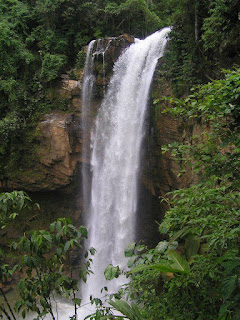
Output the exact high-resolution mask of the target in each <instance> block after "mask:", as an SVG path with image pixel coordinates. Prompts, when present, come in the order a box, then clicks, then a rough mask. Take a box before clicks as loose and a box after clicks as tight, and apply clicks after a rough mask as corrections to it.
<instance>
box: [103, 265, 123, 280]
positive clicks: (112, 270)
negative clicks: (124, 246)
mask: <svg viewBox="0 0 240 320" xmlns="http://www.w3.org/2000/svg"><path fill="white" fill-rule="evenodd" d="M104 275H105V278H106V280H112V279H114V278H117V277H118V276H119V275H120V269H119V266H117V267H114V266H113V265H112V264H109V265H108V266H107V268H106V269H105V271H104Z"/></svg>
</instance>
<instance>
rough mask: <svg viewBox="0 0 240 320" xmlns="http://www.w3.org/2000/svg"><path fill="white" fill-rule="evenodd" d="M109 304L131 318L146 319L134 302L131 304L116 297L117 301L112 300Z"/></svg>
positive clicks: (130, 319) (131, 319)
mask: <svg viewBox="0 0 240 320" xmlns="http://www.w3.org/2000/svg"><path fill="white" fill-rule="evenodd" d="M109 304H110V305H111V306H113V307H114V308H115V309H116V310H117V311H119V312H121V314H122V315H124V316H125V317H127V319H129V320H144V318H143V315H142V313H141V311H140V309H139V308H138V307H137V305H136V304H134V303H131V305H130V304H128V303H127V302H126V301H124V300H118V299H115V301H113V300H110V301H109Z"/></svg>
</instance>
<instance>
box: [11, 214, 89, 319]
mask: <svg viewBox="0 0 240 320" xmlns="http://www.w3.org/2000/svg"><path fill="white" fill-rule="evenodd" d="M86 237H87V231H86V229H85V228H83V227H81V229H80V230H78V229H77V228H76V227H74V226H73V225H72V222H71V220H69V219H58V220H57V221H56V222H53V223H52V224H51V225H50V231H45V230H40V231H33V232H31V233H29V235H27V234H25V235H24V236H23V237H21V238H20V239H19V240H18V241H17V242H14V243H13V244H12V247H13V249H14V250H17V251H18V252H19V253H21V255H22V260H21V264H20V271H21V272H22V273H23V274H26V276H24V275H23V277H22V279H21V280H20V282H19V284H18V287H19V292H20V296H21V300H20V301H18V302H17V303H16V306H15V308H16V311H17V312H19V311H20V310H22V315H23V317H24V314H26V313H27V312H28V311H35V312H37V314H38V317H37V318H36V319H41V317H42V316H43V315H45V314H47V313H50V314H51V315H52V318H53V319H54V313H53V306H52V301H53V300H54V294H57V295H61V296H65V297H67V298H70V297H71V299H73V302H74V303H75V304H76V303H77V304H79V301H77V300H76V292H77V291H78V286H77V284H78V280H77V279H76V278H74V277H73V274H72V271H73V270H72V267H71V266H68V268H70V272H69V271H68V272H66V271H67V269H66V268H67V266H66V262H67V261H69V258H70V252H71V251H72V250H74V248H81V245H80V242H81V240H82V239H83V238H86ZM86 266H87V270H88V267H89V262H88V264H87V265H86ZM39 299H40V305H41V307H40V306H39V304H38V301H39ZM76 310H77V309H76V308H75V315H76Z"/></svg>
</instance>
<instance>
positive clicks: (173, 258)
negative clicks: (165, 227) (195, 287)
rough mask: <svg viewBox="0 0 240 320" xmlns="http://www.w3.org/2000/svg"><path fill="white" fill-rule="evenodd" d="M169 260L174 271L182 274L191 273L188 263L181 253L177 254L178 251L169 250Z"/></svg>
mask: <svg viewBox="0 0 240 320" xmlns="http://www.w3.org/2000/svg"><path fill="white" fill-rule="evenodd" d="M168 259H169V260H170V262H172V263H171V268H172V269H174V270H175V272H180V273H189V272H190V267H189V263H188V261H187V260H186V259H185V258H184V257H183V256H181V255H180V254H179V253H177V251H174V250H169V252H168ZM173 272H174V271H173Z"/></svg>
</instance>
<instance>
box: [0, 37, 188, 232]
mask: <svg viewBox="0 0 240 320" xmlns="http://www.w3.org/2000/svg"><path fill="white" fill-rule="evenodd" d="M132 42H134V39H133V38H132V37H130V36H128V35H123V36H121V37H118V38H107V39H103V40H101V41H99V42H96V43H95V52H96V59H95V64H94V74H95V77H96V88H95V98H94V108H93V111H92V114H91V117H90V118H89V123H88V124H87V127H88V128H89V136H90V128H91V126H92V122H93V120H94V118H95V114H96V111H97V109H98V106H99V103H100V100H101V98H102V95H103V92H104V90H105V87H106V85H107V83H108V81H109V78H110V76H111V74H112V67H113V64H114V62H115V61H116V59H117V58H118V57H119V55H120V53H121V52H122V50H124V48H126V47H127V46H129V45H130V44H131V43H132ZM103 51H104V61H103V55H102V52H103ZM103 62H104V68H103ZM77 74H78V78H79V79H78V80H72V79H70V77H69V76H67V75H66V76H64V77H63V78H64V79H63V81H62V84H61V86H60V88H57V89H56V90H57V94H59V95H60V96H62V97H67V98H68V99H69V103H70V104H71V109H72V110H73V111H71V112H53V113H51V114H45V116H44V117H43V119H42V120H41V121H40V122H39V124H38V127H37V133H38V134H37V141H36V146H35V147H36V153H35V159H34V161H33V163H32V165H31V167H29V168H28V170H25V171H22V172H20V173H19V174H18V175H17V176H15V177H14V179H10V178H9V179H5V180H4V181H1V182H0V187H1V188H5V189H24V190H26V191H27V192H33V193H34V194H45V195H46V194H47V193H51V199H53V198H54V193H55V194H56V197H58V198H61V197H63V195H64V197H66V194H68V199H69V207H71V208H72V211H74V210H75V211H77V212H78V214H77V215H79V214H80V211H79V210H77V209H76V208H81V192H80V190H79V185H80V182H79V180H80V179H81V170H80V169H81V165H82V164H83V162H84V161H86V162H88V161H89V158H88V159H82V154H81V150H82V128H81V85H82V80H83V72H82V71H79V72H78V73H77ZM153 90H155V91H157V92H158V94H159V95H162V94H168V93H169V88H168V87H167V85H166V84H164V85H161V86H159V84H158V77H156V80H155V83H154V85H153ZM150 104H151V103H150ZM183 129H184V124H183V123H182V121H181V120H180V119H173V118H171V117H170V116H169V115H167V114H162V113H161V112H160V110H159V111H157V112H156V111H155V110H154V107H153V106H150V112H149V125H148V133H147V137H146V141H145V146H146V150H145V152H144V159H143V162H142V167H143V174H142V176H141V188H140V202H139V209H140V212H142V214H140V219H141V217H142V221H143V225H144V226H145V227H144V228H145V229H147V228H146V225H149V223H145V222H146V221H150V220H152V221H154V219H155V220H159V216H160V214H159V213H162V212H163V211H164V207H161V206H159V196H163V195H165V194H166V192H168V191H171V190H173V189H176V188H180V187H185V186H187V185H189V184H190V183H192V181H193V179H194V175H193V174H192V173H191V172H188V173H187V174H186V175H185V176H184V177H182V178H178V176H177V175H178V173H179V171H180V168H179V167H178V166H177V165H176V164H175V163H174V162H173V161H172V159H171V158H170V157H169V155H167V154H166V155H163V154H162V152H161V146H162V145H164V144H168V143H170V142H173V141H182V140H183V137H182V133H183ZM191 130H193V128H190V130H189V134H191ZM145 146H143V149H144V148H145ZM70 195H72V197H71V196H70ZM40 198H41V197H40ZM44 199H46V197H45V196H44ZM70 199H72V200H70ZM54 202H55V200H54V201H53V203H54ZM73 204H74V205H73ZM73 207H74V208H73ZM64 208H65V209H66V204H65V207H64ZM65 209H64V210H65ZM149 216H151V219H149ZM144 228H142V229H144ZM149 228H150V227H149ZM148 233H149V232H148Z"/></svg>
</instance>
